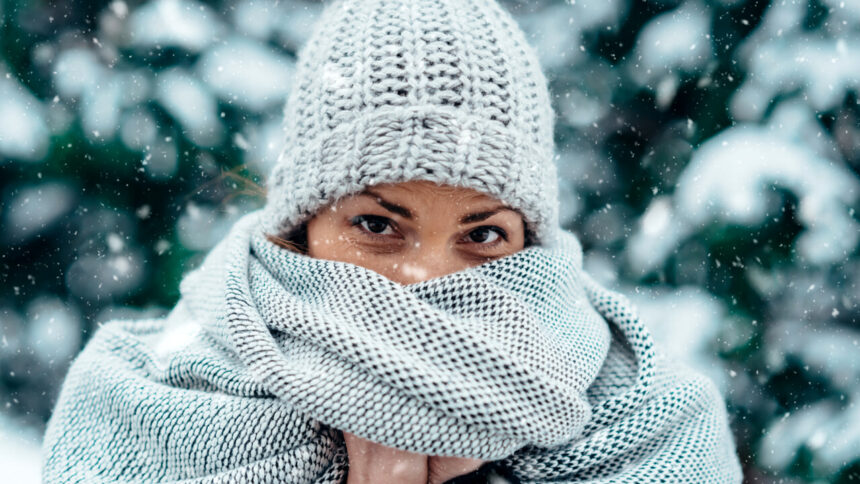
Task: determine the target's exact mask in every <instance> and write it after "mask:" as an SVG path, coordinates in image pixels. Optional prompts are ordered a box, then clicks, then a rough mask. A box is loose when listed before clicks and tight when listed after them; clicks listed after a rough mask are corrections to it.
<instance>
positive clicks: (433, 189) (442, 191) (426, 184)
mask: <svg viewBox="0 0 860 484" xmlns="http://www.w3.org/2000/svg"><path fill="white" fill-rule="evenodd" d="M366 190H367V191H370V192H372V193H376V194H379V195H383V196H385V195H389V196H395V197H400V198H402V199H408V198H410V197H429V198H434V197H435V198H438V197H446V198H456V199H462V200H476V201H480V200H486V201H498V200H497V199H496V198H495V197H493V196H492V195H489V194H487V193H484V192H481V191H478V190H475V189H473V188H466V187H458V186H454V185H440V184H437V183H435V182H431V181H425V180H415V181H406V182H400V183H384V184H377V185H371V186H368V187H366Z"/></svg>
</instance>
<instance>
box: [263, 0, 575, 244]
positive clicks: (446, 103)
mask: <svg viewBox="0 0 860 484" xmlns="http://www.w3.org/2000/svg"><path fill="white" fill-rule="evenodd" d="M553 124H554V112H553V110H552V107H551V103H550V100H549V93H548V90H547V82H546V79H545V77H544V75H543V73H542V72H541V69H540V64H539V62H538V59H537V56H536V54H535V52H534V50H533V49H532V47H531V46H530V45H529V44H528V43H527V42H526V39H525V35H524V34H523V32H522V30H520V28H519V27H518V26H517V24H516V22H515V21H514V20H513V18H512V17H511V16H510V14H509V13H508V12H506V11H505V10H504V9H502V8H501V7H500V6H499V5H498V4H497V3H496V2H495V1H494V0H338V1H335V2H332V3H331V4H330V5H328V6H327V7H326V9H325V10H324V11H323V13H322V15H321V18H320V20H319V22H318V23H317V24H316V26H315V29H314V31H313V33H312V34H311V37H310V39H309V40H308V41H307V43H306V44H305V45H304V47H303V48H302V50H301V52H300V53H299V60H298V69H297V73H296V79H295V82H294V83H293V90H292V91H291V93H290V96H289V99H288V101H287V104H286V107H285V113H284V125H283V127H284V134H285V140H284V145H283V146H284V147H283V151H282V152H281V154H280V157H279V159H278V162H277V164H276V165H275V167H274V169H273V171H272V173H271V174H270V176H269V178H268V183H267V189H268V192H269V196H268V197H267V198H268V204H267V206H266V216H265V219H264V225H265V229H266V230H267V231H269V232H270V233H281V234H283V233H285V232H288V231H289V230H290V229H292V228H293V227H295V226H296V225H297V224H299V223H301V222H303V221H305V220H307V218H309V217H310V216H311V215H312V214H314V213H316V211H317V209H318V208H319V207H321V206H323V205H325V204H326V203H329V202H332V201H334V200H336V199H338V198H339V197H341V196H344V195H349V194H352V193H356V192H358V191H361V189H363V188H365V187H367V186H369V185H374V184H377V183H396V182H400V181H407V180H429V181H435V182H438V183H444V184H450V185H456V186H462V187H467V188H474V189H476V190H478V191H481V192H485V193H488V194H491V195H493V196H495V197H497V198H499V199H501V200H502V201H504V202H506V203H507V204H509V205H511V206H512V207H514V208H517V209H519V210H520V211H522V213H523V215H524V216H525V219H526V222H527V223H528V224H529V226H530V228H531V229H532V230H533V231H534V233H535V235H536V237H537V240H538V242H540V243H543V244H546V245H551V244H552V243H553V241H554V239H555V237H554V235H555V231H556V228H557V225H558V200H557V198H558V186H557V183H558V181H557V178H556V169H555V164H554V162H553V154H554V144H553Z"/></svg>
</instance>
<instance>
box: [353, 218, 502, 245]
mask: <svg viewBox="0 0 860 484" xmlns="http://www.w3.org/2000/svg"><path fill="white" fill-rule="evenodd" d="M367 221H376V222H385V223H386V224H388V226H390V227H392V228H393V225H394V224H393V223H392V220H391V219H389V218H388V217H383V216H381V215H358V216H355V217H353V218H352V219H350V223H351V225H352V226H358V228H359V230H361V231H362V232H363V233H364V234H366V235H368V236H370V237H372V238H374V239H378V240H381V239H387V238H388V237H390V236H389V235H380V234H377V233H375V232H371V231H370V230H367V229H365V228H364V227H362V226H361V225H362V223H364V222H367ZM479 229H490V230H492V231H493V232H496V233H497V234H499V238H498V239H497V240H496V241H494V242H490V243H481V242H470V243H473V244H478V245H479V246H481V248H482V249H486V248H491V247H495V246H496V245H498V244H500V243H502V242H503V241H506V240H508V233H507V232H505V230H504V229H502V228H501V227H498V226H495V225H482V226H480V227H475V228H474V229H473V230H472V231H471V232H469V233H470V234H471V233H472V232H474V231H475V230H479Z"/></svg>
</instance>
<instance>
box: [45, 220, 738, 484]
mask: <svg viewBox="0 0 860 484" xmlns="http://www.w3.org/2000/svg"><path fill="white" fill-rule="evenodd" d="M258 217H259V212H253V213H251V214H248V215H246V216H244V217H243V218H242V219H240V220H239V221H238V222H237V223H236V224H235V225H234V227H233V228H232V229H231V231H230V233H229V235H228V236H227V237H226V238H225V239H224V240H223V241H221V242H220V243H219V244H218V245H217V246H216V247H215V248H214V249H213V250H212V251H211V252H210V253H209V254H208V255H207V257H206V258H205V260H204V262H203V263H202V265H201V266H200V267H199V268H197V269H195V270H193V271H192V272H190V273H188V274H187V275H186V277H185V278H184V279H183V281H182V283H181V285H180V290H181V299H180V300H179V302H178V303H177V304H176V306H175V307H174V308H173V310H172V311H171V312H170V313H169V314H168V315H167V316H166V317H164V318H159V319H150V320H134V321H130V320H129V321H120V320H116V321H112V322H110V323H107V324H105V325H103V326H102V327H100V328H99V329H98V331H97V332H96V333H95V334H94V335H93V337H92V338H91V340H90V342H89V343H88V344H87V346H86V348H85V349H84V350H83V352H82V353H81V354H80V355H79V357H78V358H77V359H76V361H75V362H74V364H73V365H72V367H71V369H70V371H69V374H68V376H67V378H66V381H65V383H64V385H63V388H62V391H61V393H60V396H59V400H58V402H57V405H56V409H55V412H54V414H53V416H52V418H51V421H50V422H49V426H48V430H47V432H46V435H45V443H44V451H45V462H44V474H43V475H44V479H45V481H46V482H117V481H118V482H164V481H168V482H176V481H182V482H200V483H203V482H206V483H210V482H290V483H292V482H295V483H300V482H317V483H336V482H344V481H345V477H346V473H347V471H348V461H347V455H346V451H345V446H344V444H343V439H342V436H341V433H340V431H339V430H344V431H348V432H352V433H354V434H356V435H358V436H361V437H364V438H366V439H370V440H372V441H375V442H378V443H381V444H384V445H388V446H392V447H398V448H401V449H406V450H409V451H413V452H419V453H424V454H430V455H456V456H465V457H475V458H481V459H487V460H493V461H498V463H499V464H500V465H503V466H504V468H505V469H507V470H508V471H509V472H510V474H511V475H513V476H516V478H518V479H520V480H521V481H523V482H592V483H598V482H600V483H609V482H618V483H628V482H629V483H634V482H637V483H639V482H696V483H702V482H709V483H710V482H727V483H728V482H732V483H734V482H740V479H741V477H740V467H739V464H738V460H737V457H736V456H735V448H734V443H733V440H732V438H731V435H730V433H729V431H728V426H727V417H726V412H725V408H724V403H723V401H722V398H721V397H720V394H719V393H718V392H717V390H716V389H715V387H714V386H713V384H712V383H710V381H709V380H707V379H706V378H703V377H701V376H700V375H698V374H696V373H693V372H691V371H689V370H687V369H684V368H682V367H678V366H674V365H670V364H669V363H668V362H667V361H664V360H662V359H660V358H657V357H655V351H654V348H653V345H652V341H651V337H650V336H649V333H648V332H647V330H646V329H645V327H644V326H643V325H642V324H641V323H640V322H639V320H638V319H637V317H636V315H635V312H634V308H633V307H631V305H630V304H629V303H628V301H627V300H626V298H624V297H623V296H621V295H619V294H617V293H614V292H612V291H609V290H607V289H604V288H602V287H601V286H599V285H598V284H597V283H596V282H595V281H593V280H592V279H591V278H590V277H589V276H588V275H587V274H586V273H585V272H584V271H583V270H582V252H581V249H580V245H579V243H578V241H577V240H576V238H575V237H574V235H573V234H571V233H569V232H566V231H565V232H563V236H562V237H561V243H560V244H559V245H558V246H556V247H554V248H546V247H541V246H534V247H528V248H526V249H524V250H522V251H520V252H518V253H516V254H513V255H510V256H507V257H503V258H501V259H496V260H493V261H491V262H487V263H484V264H482V265H479V266H475V267H471V268H469V269H466V270H462V271H458V272H454V273H451V274H448V275H445V276H442V277H438V278H434V279H430V280H426V281H423V282H419V283H416V284H409V285H400V284H398V283H395V282H393V281H391V280H389V279H387V278H385V277H384V276H382V275H380V274H378V273H376V272H373V271H371V270H369V269H365V268H362V267H359V266H356V265H352V264H349V263H344V262H335V261H328V260H323V259H314V258H311V257H308V256H306V255H302V254H299V253H295V252H291V251H289V250H286V249H283V248H280V247H278V246H276V245H274V244H272V243H271V242H269V241H268V240H266V239H265V237H264V236H263V234H262V233H261V231H260V230H259V227H260V225H259V218H258Z"/></svg>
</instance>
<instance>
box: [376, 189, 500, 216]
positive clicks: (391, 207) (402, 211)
mask: <svg viewBox="0 0 860 484" xmlns="http://www.w3.org/2000/svg"><path fill="white" fill-rule="evenodd" d="M359 195H367V196H371V197H373V198H375V199H376V203H378V204H379V205H381V206H382V207H383V208H385V209H386V210H388V211H389V212H393V213H396V214H397V215H400V216H401V217H403V218H405V219H408V220H412V219H413V216H412V212H411V211H410V210H409V209H408V208H406V207H403V206H400V205H397V204H396V203H391V202H389V201H388V200H386V199H384V198H382V197H381V196H380V195H379V194H378V193H376V192H374V191H372V190H369V189H365V190H364V191H363V192H361V193H359ZM503 210H510V211H512V212H515V210H514V209H512V208H510V207H506V206H504V205H499V206H498V207H495V208H492V209H490V210H485V211H483V212H475V213H470V214H468V215H464V216H462V217H460V224H468V223H474V222H480V221H481V220H486V219H488V218H490V217H492V216H493V215H495V214H497V213H499V212H501V211H503Z"/></svg>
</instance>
